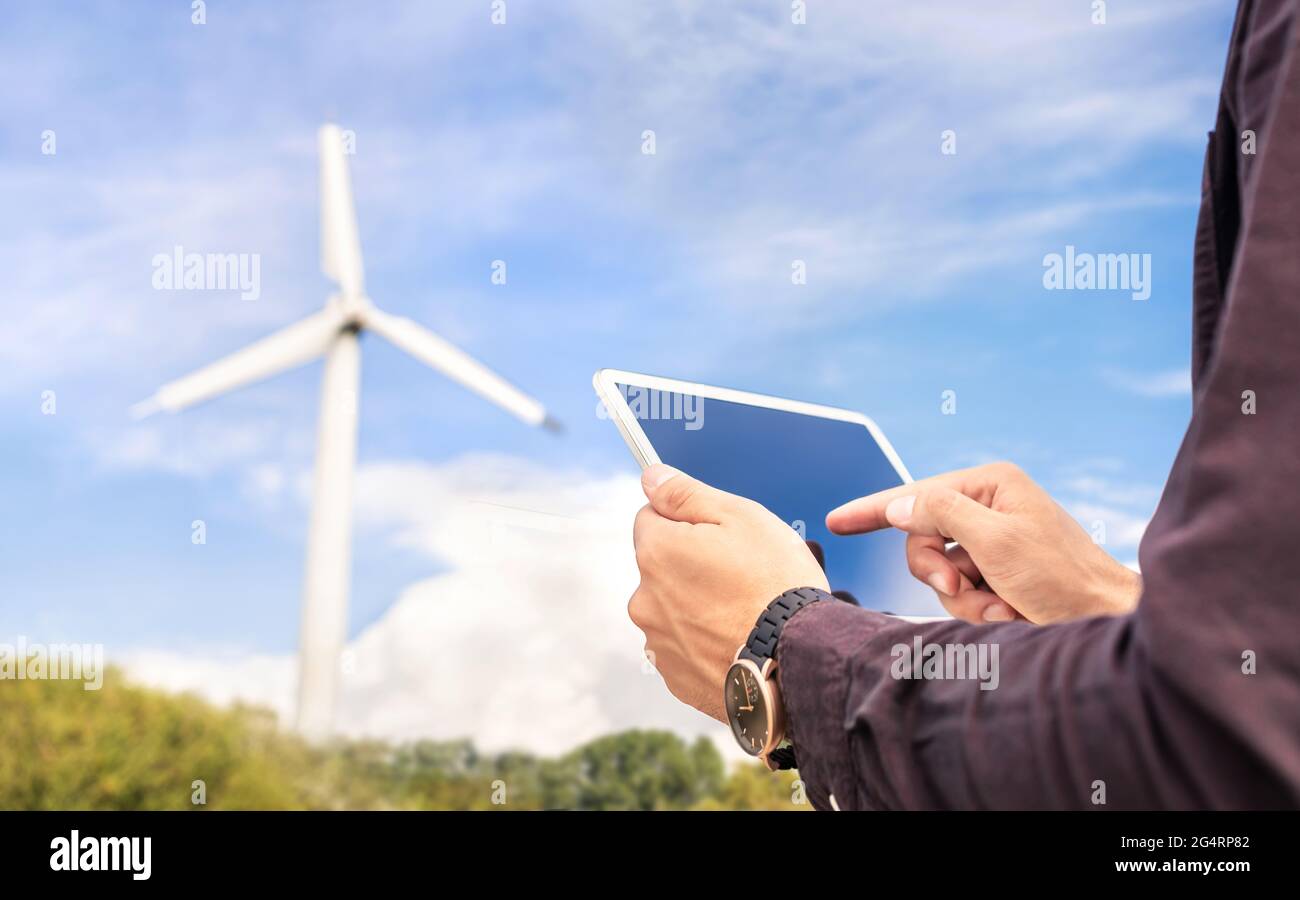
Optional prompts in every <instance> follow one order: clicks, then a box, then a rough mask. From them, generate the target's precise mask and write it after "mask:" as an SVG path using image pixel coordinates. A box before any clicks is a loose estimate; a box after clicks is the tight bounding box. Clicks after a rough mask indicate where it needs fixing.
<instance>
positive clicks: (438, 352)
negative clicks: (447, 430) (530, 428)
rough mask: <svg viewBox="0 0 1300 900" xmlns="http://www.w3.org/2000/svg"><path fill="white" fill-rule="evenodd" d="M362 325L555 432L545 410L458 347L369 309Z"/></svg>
mask: <svg viewBox="0 0 1300 900" xmlns="http://www.w3.org/2000/svg"><path fill="white" fill-rule="evenodd" d="M364 324H365V326H366V327H367V328H370V329H373V330H374V332H375V333H376V334H379V335H382V336H383V337H385V338H387V339H388V341H389V342H390V343H392V344H394V345H396V346H397V347H398V348H400V349H402V350H405V351H406V352H407V353H409V354H410V355H411V356H414V357H415V358H416V359H418V360H420V362H422V363H424V364H426V365H428V366H431V367H432V368H434V369H437V370H438V371H439V372H441V373H442V374H444V375H446V376H447V377H448V378H450V379H451V380H452V381H455V382H457V383H459V384H461V385H463V386H465V387H467V388H469V389H470V390H471V391H474V392H475V393H477V394H478V395H479V396H481V397H483V398H484V399H487V400H491V401H492V402H493V403H495V404H496V405H497V406H500V407H502V408H504V409H505V410H506V411H507V412H509V413H511V414H512V415H514V416H516V417H517V418H519V419H521V420H523V421H524V422H526V423H527V424H529V425H540V426H542V427H544V428H547V429H549V430H551V431H558V430H559V423H558V422H557V421H556V420H555V419H553V418H551V417H550V416H548V415H547V414H546V408H545V407H544V406H542V404H541V403H539V402H538V401H536V400H534V399H533V398H532V397H530V396H528V395H527V394H525V393H524V392H523V391H521V390H519V388H517V387H515V386H514V385H513V384H511V383H510V382H508V381H506V380H505V379H504V378H502V377H501V376H500V375H498V374H496V373H495V372H493V371H492V370H491V369H489V368H487V367H486V366H484V365H483V364H482V363H480V362H479V361H478V360H476V359H474V358H473V357H472V356H470V355H469V354H467V353H465V351H463V350H461V349H460V348H459V347H456V346H455V345H453V344H450V343H448V342H447V341H445V340H443V339H442V338H440V337H438V335H436V334H434V333H433V332H432V331H429V330H428V329H426V328H424V327H422V326H420V325H417V324H416V323H415V322H412V321H411V320H410V319H406V318H403V317H401V316H390V315H388V314H387V313H385V312H381V311H380V310H378V309H375V308H373V307H371V308H370V309H367V310H366V312H365V318H364Z"/></svg>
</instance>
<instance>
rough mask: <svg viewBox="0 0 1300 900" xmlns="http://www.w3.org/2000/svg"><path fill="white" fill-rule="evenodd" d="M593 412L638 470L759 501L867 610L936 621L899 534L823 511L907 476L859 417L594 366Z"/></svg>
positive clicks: (930, 596)
mask: <svg viewBox="0 0 1300 900" xmlns="http://www.w3.org/2000/svg"><path fill="white" fill-rule="evenodd" d="M592 382H593V384H594V385H595V387H596V393H597V394H598V395H599V396H600V399H601V401H602V403H601V406H600V409H599V411H600V413H601V414H602V415H606V416H608V417H609V418H610V419H612V420H613V422H614V424H615V425H617V426H618V430H619V432H620V433H621V434H622V435H623V439H624V440H625V441H626V442H627V445H628V448H629V449H631V451H632V454H633V456H635V457H636V459H637V462H638V463H640V464H641V467H642V468H645V467H646V466H650V465H653V464H655V463H660V462H662V463H665V464H667V465H670V466H673V467H674V468H676V469H680V470H681V471H683V472H686V473H687V474H689V475H691V476H693V477H695V478H698V479H699V480H701V481H703V482H706V483H708V484H711V485H713V486H714V487H716V488H720V489H722V490H724V491H728V492H730V493H733V494H739V495H741V496H743V497H748V498H750V499H751V500H756V501H758V502H759V503H761V504H763V506H765V507H767V508H768V509H769V510H771V511H772V512H773V513H775V514H776V515H777V516H778V517H779V518H781V519H782V520H783V521H785V522H786V523H788V524H789V525H790V526H791V527H792V528H794V529H795V531H797V532H798V533H799V534H800V535H801V536H803V537H804V538H805V539H806V540H810V541H816V542H817V543H818V544H820V545H821V547H822V550H823V553H824V555H825V560H826V562H825V567H826V576H827V580H828V581H830V584H831V587H832V589H834V590H846V591H849V592H850V593H851V594H853V596H854V597H855V598H856V599H857V600H858V602H859V603H860V604H861V605H862V606H864V607H867V608H869V609H877V610H881V611H884V612H891V613H894V614H896V615H906V616H909V617H912V616H944V615H946V614H945V612H944V610H943V607H942V606H941V605H940V604H939V601H938V598H937V597H936V596H935V594H934V592H933V591H932V590H930V589H929V588H928V587H926V586H925V585H923V584H921V583H920V582H918V581H917V580H916V579H915V578H913V577H912V575H911V573H910V572H909V571H908V569H907V559H906V555H905V552H904V542H905V539H906V535H904V534H903V533H902V532H899V531H896V530H894V529H892V528H891V529H885V530H883V531H879V532H875V533H873V534H865V535H853V536H848V537H844V536H840V535H835V534H831V532H830V531H828V530H827V528H826V514H827V513H828V512H830V511H831V510H832V509H834V508H835V507H837V506H839V505H840V504H842V503H846V502H848V501H849V500H853V499H855V498H857V497H861V496H864V495H866V494H871V493H874V492H876V491H881V490H885V489H886V488H891V487H897V486H898V485H900V484H905V483H907V482H910V481H911V480H912V478H911V476H910V475H909V474H908V472H907V468H906V467H905V466H904V465H903V461H902V460H901V459H899V458H898V454H897V453H896V452H895V451H894V448H893V447H892V446H891V445H890V443H889V441H888V440H887V439H886V438H885V435H884V434H883V433H882V432H881V430H880V428H879V427H878V426H877V425H876V424H875V423H874V422H873V421H871V419H869V418H867V417H866V416H864V415H862V414H861V413H856V412H851V411H849V410H845V409H836V408H834V407H830V406H818V405H816V404H812V403H803V402H800V401H797V400H783V399H780V398H778V397H767V396H764V395H762V394H750V393H746V392H744V391H736V390H731V389H729V388H721V387H713V386H710V385H703V384H695V383H693V382H689V381H677V380H674V379H671V378H661V377H658V376H655V375H641V374H637V373H635V372H623V371H619V370H617V369H601V370H600V371H599V372H597V373H596V375H595V377H594V378H593V379H592Z"/></svg>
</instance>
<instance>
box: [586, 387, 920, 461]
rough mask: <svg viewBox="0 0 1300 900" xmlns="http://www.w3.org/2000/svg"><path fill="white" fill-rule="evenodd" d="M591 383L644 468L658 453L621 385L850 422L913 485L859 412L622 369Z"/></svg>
mask: <svg viewBox="0 0 1300 900" xmlns="http://www.w3.org/2000/svg"><path fill="white" fill-rule="evenodd" d="M591 383H592V385H593V386H594V387H595V388H596V394H597V395H598V396H599V397H600V400H601V402H602V403H603V404H604V408H605V411H606V412H607V413H608V414H609V417H610V418H611V419H613V420H614V424H615V425H617V426H618V430H619V433H620V434H622V435H623V440H624V441H626V442H627V446H628V449H630V450H631V451H632V455H633V456H635V457H636V460H637V462H638V463H640V464H641V468H643V469H644V468H646V467H648V466H652V465H655V464H656V463H658V462H660V459H659V454H658V453H656V452H655V448H654V446H653V445H652V444H651V443H650V439H649V438H648V437H646V433H645V431H644V430H643V429H642V428H641V423H640V422H638V421H637V418H636V415H635V414H634V413H633V412H632V410H631V409H630V408H629V407H628V405H627V400H626V399H625V398H624V397H623V393H622V391H620V390H619V389H618V386H619V385H620V384H626V385H631V386H633V387H644V388H650V389H651V390H657V391H666V392H668V393H676V394H689V395H692V396H696V397H702V398H704V399H705V400H726V401H728V402H731V403H743V404H747V405H749V406H762V407H766V408H768V409H779V410H783V411H785V412H793V413H800V414H802V415H805V416H818V417H820V418H823V419H835V420H837V421H840V422H853V423H855V424H857V425H861V426H862V427H863V428H865V429H867V431H868V432H870V434H871V438H872V440H874V441H875V442H876V445H877V446H879V447H880V450H881V452H882V453H884V454H885V458H886V459H887V460H889V464H890V465H891V466H893V467H894V471H895V472H897V473H898V476H899V477H900V478H901V479H903V483H904V484H911V482H912V476H911V474H910V473H909V472H908V471H907V466H905V465H903V461H902V460H901V459H899V457H898V453H897V452H896V451H895V450H894V447H893V445H892V444H890V443H889V439H888V438H886V437H885V433H884V432H883V431H881V430H880V426H879V425H877V424H876V423H875V422H874V421H872V420H871V419H870V418H868V417H867V416H864V415H863V414H862V413H859V412H853V411H852V410H848V409H839V408H837V407H834V406H821V405H819V404H816V403H805V402H803V401H802V400H786V399H785V398H783V397H769V396H767V395H766V394H751V393H750V392H748V391H737V390H733V389H732V388H724V387H717V386H715V385H711V384H699V383H697V382H694V381H680V380H678V379H676V378H663V377H661V376H659V375H645V374H643V373H640V372H625V371H623V370H621V369H601V370H600V371H598V372H597V373H596V374H595V375H593V376H592V379H591Z"/></svg>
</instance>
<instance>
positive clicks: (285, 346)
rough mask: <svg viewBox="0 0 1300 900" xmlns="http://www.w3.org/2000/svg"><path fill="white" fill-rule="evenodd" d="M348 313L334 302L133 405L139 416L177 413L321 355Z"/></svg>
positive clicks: (170, 382)
mask: <svg viewBox="0 0 1300 900" xmlns="http://www.w3.org/2000/svg"><path fill="white" fill-rule="evenodd" d="M343 324H344V318H343V314H342V313H341V312H339V311H338V310H337V309H335V308H333V307H331V308H329V309H326V310H324V311H322V312H318V313H315V314H314V315H310V316H308V317H307V318H305V319H303V320H302V321H300V322H295V323H294V324H293V325H290V326H289V327H288V328H284V329H281V330H280V331H277V332H276V333H275V334H272V335H270V336H269V337H264V338H262V339H261V340H260V341H256V342H255V343H252V344H249V345H248V346H247V347H245V348H244V349H243V350H237V351H235V352H234V353H232V354H230V355H229V356H227V357H225V358H224V359H219V360H217V361H216V362H214V363H212V364H211V365H208V366H204V367H203V368H202V369H199V370H198V371H197V372H191V373H190V374H189V375H186V376H184V377H182V378H178V379H176V380H175V381H169V382H168V383H167V384H164V385H163V386H162V387H160V388H159V389H158V391H157V393H155V394H154V395H153V396H152V397H150V398H149V399H148V400H144V401H142V402H140V403H137V404H135V406H133V407H131V415H132V416H134V417H135V418H137V419H140V418H144V417H145V416H147V415H151V414H153V413H155V412H160V411H166V412H178V411H180V410H182V409H185V408H186V407H187V406H193V405H194V404H195V403H200V402H202V401H204V400H207V399H209V398H211V397H215V396H217V395H218V394H224V393H226V392H227V391H232V390H234V389H235V388H238V387H242V386H244V385H246V384H249V383H250V382H254V381H260V380H262V379H263V378H269V377H270V376H272V375H275V374H276V373H278V372H283V371H284V370H286V369H292V368H294V367H296V366H300V365H302V364H303V363H305V362H308V361H309V360H311V359H314V358H315V357H317V356H319V355H320V354H321V353H323V352H325V350H326V348H328V347H329V345H330V342H331V341H332V340H334V338H335V337H336V336H337V335H338V333H339V330H340V329H341V328H342V327H343Z"/></svg>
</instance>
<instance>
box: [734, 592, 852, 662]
mask: <svg viewBox="0 0 1300 900" xmlns="http://www.w3.org/2000/svg"><path fill="white" fill-rule="evenodd" d="M830 596H831V595H830V594H828V593H826V592H825V591H822V590H818V589H817V588H812V587H799V588H794V589H793V590H789V591H786V592H785V593H784V594H782V595H781V596H780V597H777V598H776V599H775V600H773V601H772V602H771V603H769V604H768V605H767V608H766V609H764V610H763V613H762V615H760V616H759V617H758V621H757V622H756V623H754V629H753V630H752V631H751V632H750V633H749V640H748V641H746V642H745V646H743V647H741V648H740V654H739V655H740V658H741V659H748V660H751V661H753V662H755V663H757V664H758V665H759V666H760V667H762V665H763V663H765V662H767V660H769V659H772V658H773V657H774V656H775V654H776V642H777V641H778V640H780V638H781V631H782V630H783V629H784V628H785V623H786V622H789V621H790V618H791V617H792V616H793V615H794V614H795V613H797V612H798V611H799V610H801V609H803V608H804V607H805V606H807V605H808V604H809V603H815V602H817V601H818V600H824V599H827V598H829V597H830ZM832 599H833V598H832Z"/></svg>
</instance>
